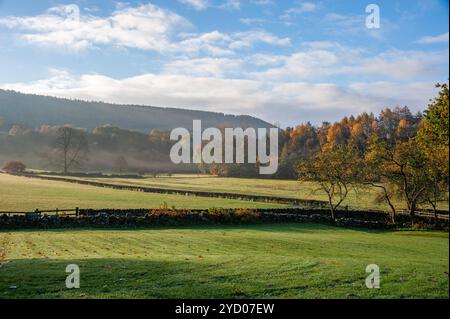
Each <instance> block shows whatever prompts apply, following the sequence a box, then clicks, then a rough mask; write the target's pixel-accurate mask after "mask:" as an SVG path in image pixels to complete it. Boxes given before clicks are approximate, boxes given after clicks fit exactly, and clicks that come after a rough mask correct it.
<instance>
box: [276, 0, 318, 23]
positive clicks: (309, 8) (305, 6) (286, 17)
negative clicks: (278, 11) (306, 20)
mask: <svg viewBox="0 0 450 319" xmlns="http://www.w3.org/2000/svg"><path fill="white" fill-rule="evenodd" d="M317 9H318V5H317V4H315V3H313V2H301V3H299V4H298V5H297V6H296V7H292V8H289V9H287V10H285V11H284V13H283V14H282V15H281V16H280V19H281V20H283V21H284V22H285V23H286V24H290V23H291V22H292V20H294V19H295V18H296V17H298V16H299V15H301V14H303V13H306V12H313V11H316V10H317Z"/></svg>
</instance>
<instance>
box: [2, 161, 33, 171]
mask: <svg viewBox="0 0 450 319" xmlns="http://www.w3.org/2000/svg"><path fill="white" fill-rule="evenodd" d="M26 168H27V167H26V166H25V164H24V163H22V162H19V161H9V162H6V163H5V164H4V165H3V167H2V170H3V171H5V172H8V173H21V172H24V171H25V170H26Z"/></svg>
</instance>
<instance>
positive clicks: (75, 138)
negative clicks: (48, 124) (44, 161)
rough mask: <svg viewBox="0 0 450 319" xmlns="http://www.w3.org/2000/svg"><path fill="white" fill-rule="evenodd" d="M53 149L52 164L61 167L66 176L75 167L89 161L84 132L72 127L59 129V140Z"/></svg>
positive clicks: (54, 143)
mask: <svg viewBox="0 0 450 319" xmlns="http://www.w3.org/2000/svg"><path fill="white" fill-rule="evenodd" d="M51 147H52V150H51V153H50V156H49V159H50V162H51V164H53V165H56V166H58V167H61V168H62V169H63V172H64V174H65V175H66V174H67V173H68V172H69V170H70V169H72V168H73V167H77V166H78V167H79V166H81V165H82V164H83V162H85V161H86V160H87V156H88V153H89V147H88V141H87V138H86V136H85V133H84V131H82V130H79V129H75V128H72V127H70V126H62V127H60V128H59V129H58V132H57V138H56V139H55V141H54V142H53V144H52V145H51Z"/></svg>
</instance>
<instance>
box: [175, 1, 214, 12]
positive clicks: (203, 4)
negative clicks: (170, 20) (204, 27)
mask: <svg viewBox="0 0 450 319" xmlns="http://www.w3.org/2000/svg"><path fill="white" fill-rule="evenodd" d="M178 1H179V2H181V3H183V4H187V5H190V6H192V7H193V8H194V9H195V10H205V9H206V8H207V7H208V6H209V1H208V0H178Z"/></svg>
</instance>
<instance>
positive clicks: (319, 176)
mask: <svg viewBox="0 0 450 319" xmlns="http://www.w3.org/2000/svg"><path fill="white" fill-rule="evenodd" d="M359 167H360V160H359V158H358V154H357V151H356V150H355V149H354V148H353V147H350V146H346V145H337V146H335V147H334V148H330V149H327V150H324V151H322V152H320V153H318V154H317V155H315V156H314V157H313V158H312V159H311V160H304V161H301V162H300V163H299V164H298V166H297V173H298V176H299V180H301V181H310V182H316V183H317V184H318V185H319V188H318V190H321V191H323V192H324V193H325V194H326V195H327V197H328V203H329V207H330V212H331V218H332V219H333V221H335V220H336V210H337V209H338V208H339V206H340V205H341V204H342V202H343V201H344V200H345V199H346V198H347V195H348V194H349V192H350V191H351V190H352V189H354V188H355V187H356V186H357V184H358V183H359V170H360V168H359Z"/></svg>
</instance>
